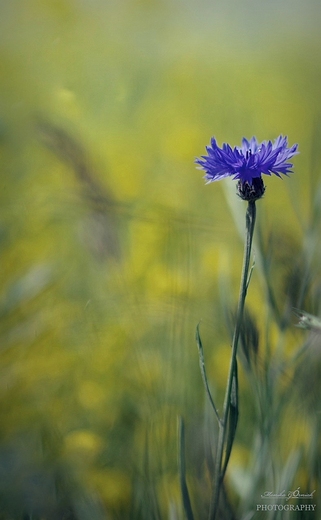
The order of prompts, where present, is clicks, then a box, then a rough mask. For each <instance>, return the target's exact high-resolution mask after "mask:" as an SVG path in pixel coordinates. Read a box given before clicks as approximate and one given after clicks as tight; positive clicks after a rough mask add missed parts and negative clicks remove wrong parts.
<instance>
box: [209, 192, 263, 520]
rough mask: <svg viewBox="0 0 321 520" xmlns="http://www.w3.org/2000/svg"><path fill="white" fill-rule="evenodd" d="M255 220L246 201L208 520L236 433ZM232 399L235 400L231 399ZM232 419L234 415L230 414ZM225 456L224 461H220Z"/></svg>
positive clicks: (252, 204)
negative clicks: (240, 353)
mask: <svg viewBox="0 0 321 520" xmlns="http://www.w3.org/2000/svg"><path fill="white" fill-rule="evenodd" d="M255 218H256V206H255V201H249V203H248V208H247V212H246V240H245V245H244V257H243V268H242V276H241V285H240V294H239V300H238V307H237V314H236V324H235V329H234V335H233V340H232V353H231V360H230V367H229V373H228V379H227V386H226V391H225V398H224V406H223V416H222V420H221V421H220V423H219V435H218V441H217V450H216V461H215V470H214V480H213V491H212V496H211V504H210V512H209V520H216V518H217V512H218V509H219V500H220V491H221V487H222V484H223V479H224V474H225V471H226V468H227V463H228V459H229V456H230V453H231V449H232V443H233V440H234V434H235V430H236V424H237V415H238V403H237V361H236V354H237V347H238V341H239V336H240V331H241V326H242V320H243V312H244V305H245V299H246V294H247V289H248V284H249V269H250V260H251V250H252V241H253V233H254V226H255ZM235 396H236V399H235ZM231 410H234V411H236V422H235V423H234V431H232V433H230V435H231V436H232V437H230V435H229V438H228V439H227V431H228V426H229V424H228V423H229V419H230V420H231V419H232V417H231ZM233 416H234V412H233ZM231 439H232V441H231ZM224 452H225V460H223V459H224Z"/></svg>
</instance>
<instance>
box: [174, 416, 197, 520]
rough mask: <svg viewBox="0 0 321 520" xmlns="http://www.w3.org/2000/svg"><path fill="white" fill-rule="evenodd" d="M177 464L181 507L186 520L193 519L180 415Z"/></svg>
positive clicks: (183, 430)
mask: <svg viewBox="0 0 321 520" xmlns="http://www.w3.org/2000/svg"><path fill="white" fill-rule="evenodd" d="M178 457H179V459H178V466H179V479H180V485H181V493H182V500H183V507H184V511H185V514H186V518H187V520H194V515H193V510H192V506H191V501H190V497H189V492H188V487H187V483H186V465H185V427H184V421H183V418H182V417H179V418H178Z"/></svg>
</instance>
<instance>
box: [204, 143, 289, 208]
mask: <svg viewBox="0 0 321 520" xmlns="http://www.w3.org/2000/svg"><path fill="white" fill-rule="evenodd" d="M297 149H298V145H297V144H295V145H293V146H291V148H288V140H287V137H283V136H282V135H280V136H279V137H278V138H277V139H276V140H275V141H274V143H272V141H263V142H262V143H259V142H258V141H257V139H256V137H252V138H251V139H250V140H249V141H248V140H247V139H245V138H243V139H242V146H235V147H234V149H232V148H231V146H230V145H229V144H227V143H224V144H223V146H222V148H220V147H219V146H218V145H217V142H216V139H215V138H214V137H212V139H211V144H210V145H209V146H207V147H206V151H207V154H208V155H203V156H202V157H201V158H197V159H196V161H195V162H196V163H197V164H198V165H199V168H200V169H203V170H205V172H206V174H205V179H206V180H207V183H210V182H214V181H219V180H221V179H224V178H225V177H232V178H233V179H234V180H238V184H237V189H238V195H240V197H241V198H242V199H244V200H256V199H259V198H260V197H262V195H263V194H264V191H265V187H264V184H263V180H262V174H265V175H271V174H272V173H274V175H277V176H278V177H281V174H283V175H288V174H289V173H292V170H291V168H292V167H293V164H292V163H290V162H288V160H289V159H291V157H293V156H294V155H296V154H298V153H299V152H298V151H297Z"/></svg>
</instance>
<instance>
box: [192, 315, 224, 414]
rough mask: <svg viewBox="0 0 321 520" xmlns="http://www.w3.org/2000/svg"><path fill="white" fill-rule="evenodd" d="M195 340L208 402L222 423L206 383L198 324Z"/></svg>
mask: <svg viewBox="0 0 321 520" xmlns="http://www.w3.org/2000/svg"><path fill="white" fill-rule="evenodd" d="M196 342H197V348H198V355H199V362H200V369H201V374H202V378H203V382H204V386H205V390H206V393H207V395H208V398H209V400H210V403H211V405H212V408H213V410H214V413H215V415H216V418H217V420H218V422H219V424H222V421H221V418H220V416H219V413H218V411H217V408H216V406H215V403H214V400H213V397H212V394H211V391H210V389H209V385H208V380H207V375H206V369H205V359H204V351H203V345H202V341H201V336H200V331H199V324H198V325H197V327H196Z"/></svg>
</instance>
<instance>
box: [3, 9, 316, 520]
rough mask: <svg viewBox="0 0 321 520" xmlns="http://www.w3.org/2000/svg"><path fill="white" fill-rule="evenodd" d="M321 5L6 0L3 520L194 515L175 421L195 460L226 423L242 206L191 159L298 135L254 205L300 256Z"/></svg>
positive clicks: (281, 242) (256, 308) (280, 245)
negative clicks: (180, 421) (211, 401)
mask: <svg viewBox="0 0 321 520" xmlns="http://www.w3.org/2000/svg"><path fill="white" fill-rule="evenodd" d="M320 21H321V7H320V4H319V2H317V1H313V0H309V1H307V0H305V1H303V0H292V1H290V0H288V1H286V0H281V1H278V2H276V1H274V0H273V1H271V2H268V3H267V2H260V1H257V2H254V1H252V0H246V1H243V2H239V3H237V2H235V1H232V0H228V1H223V0H219V1H216V2H210V1H208V0H201V1H199V0H198V1H196V0H186V1H182V0H167V1H165V0H163V1H161V0H136V1H134V0H126V1H125V0H118V1H116V0H106V1H103V0H12V1H10V2H6V1H5V0H1V1H0V26H1V27H0V63H1V85H0V87H1V100H0V103H1V104H0V147H1V148H0V151H1V186H0V201H1V202H0V203H1V222H0V250H1V270H0V279H1V298H0V312H1V325H0V338H1V347H0V371H1V377H0V513H1V512H3V515H4V516H3V518H22V515H23V514H31V512H32V514H33V515H34V516H33V517H32V518H58V519H60V518H69V516H68V515H67V513H68V512H69V513H68V514H70V515H71V514H74V515H75V517H76V518H80V519H86V518H88V519H89V518H90V519H95V518H105V517H106V518H119V519H123V518H124V519H125V518H148V519H149V518H150V519H152V518H171V519H176V518H183V516H182V508H181V502H180V492H179V483H178V476H177V446H176V445H177V416H178V415H180V414H181V415H183V416H184V417H185V420H186V427H187V430H188V431H189V436H190V437H189V443H190V444H189V446H190V452H191V454H192V455H191V461H190V469H191V475H192V474H193V468H194V466H193V464H194V463H193V460H192V459H193V457H194V458H195V459H197V457H198V456H200V455H199V454H200V453H203V451H202V450H203V448H202V446H203V438H204V436H205V437H206V434H204V428H205V427H204V423H205V424H207V423H208V421H209V420H210V419H208V415H209V411H208V407H207V405H206V404H205V396H204V390H203V386H202V381H201V377H200V373H199V367H198V356H197V350H196V345H195V339H194V337H195V327H196V324H197V323H198V322H199V321H200V320H202V330H203V334H204V344H206V354H207V359H208V371H209V375H210V378H211V382H212V384H213V389H215V390H214V393H217V395H218V398H220V396H221V395H222V390H223V388H224V385H225V378H226V372H227V367H228V359H229V349H228V348H227V347H228V345H229V336H228V333H227V331H226V327H225V324H224V316H225V311H224V305H225V304H227V303H228V304H230V305H234V303H235V301H236V298H237V293H238V283H239V282H238V280H239V277H240V270H241V255H242V239H241V236H240V234H239V230H238V228H237V225H235V224H240V223H241V224H240V225H241V226H242V215H243V214H244V212H245V206H244V203H242V202H241V201H239V200H237V198H236V196H235V195H234V183H233V182H232V181H227V182H225V181H224V182H222V183H218V184H211V185H209V186H206V187H205V186H204V182H203V180H202V174H201V172H198V171H197V170H196V169H195V165H194V158H195V157H196V156H199V155H201V154H203V153H204V150H205V146H206V145H207V144H208V142H209V140H210V137H211V136H213V135H215V136H216V138H217V139H218V142H219V143H220V144H221V143H222V142H223V141H224V142H226V141H227V142H230V143H231V144H232V145H237V144H239V143H240V140H241V138H242V137H243V136H246V137H251V136H252V135H256V136H257V137H258V139H259V140H264V139H274V138H276V137H277V136H278V135H279V134H281V133H282V134H285V135H288V136H289V142H290V144H291V145H292V144H293V143H295V142H298V143H299V146H300V155H299V156H298V157H297V158H295V174H294V175H293V176H291V177H290V178H289V179H286V180H282V181H281V180H279V179H277V178H268V179H267V181H266V184H267V192H266V196H265V197H264V199H263V200H262V201H260V202H259V203H258V213H259V215H258V219H259V225H260V227H261V229H262V230H263V234H265V235H266V236H267V235H268V234H269V233H271V232H273V233H274V234H275V235H276V236H277V239H276V240H277V245H276V257H275V258H276V260H275V266H276V270H277V269H278V266H279V271H278V272H279V275H280V276H281V274H282V273H283V272H287V269H288V263H289V261H291V258H292V259H294V258H295V252H296V251H298V250H299V249H300V246H301V243H302V240H303V239H304V233H305V230H306V228H307V226H308V224H309V221H310V218H311V204H312V202H311V201H312V199H313V197H314V196H315V194H316V193H317V182H318V177H319V175H320V169H319V159H320V155H321V153H320V150H321V149H320V138H321V126H320V114H321V95H320V80H321V61H320V57H321V36H320V31H319V27H320ZM231 190H232V193H231ZM233 214H234V216H233ZM240 215H241V216H240ZM235 219H236V222H235ZM318 249H319V244H315V262H316V263H317V261H316V259H317V258H318V256H317V253H318ZM282 254H283V256H282ZM278 261H279V264H278V263H277V262H278ZM282 269H283V271H282ZM280 273H281V274H280ZM318 275H319V274H318ZM252 284H253V286H252V285H251V292H250V296H249V299H250V303H249V305H250V307H251V308H252V310H253V312H254V314H256V317H257V320H258V322H259V324H262V323H261V322H263V321H264V319H265V318H264V316H265V313H264V309H265V303H264V299H263V301H262V283H261V282H260V277H259V275H258V274H256V272H254V275H253V279H252ZM282 295H283V293H282V290H281V289H280V293H279V298H280V299H282ZM222 302H223V303H222ZM309 310H310V311H313V312H315V313H317V311H318V305H317V303H315V307H314V308H311V309H309ZM271 334H272V335H273V331H272V332H271ZM275 334H276V333H275ZM300 334H301V332H299V331H297V332H296V333H293V331H292V332H291V338H290V346H289V348H290V349H291V348H293V345H294V344H295V342H297V341H301V339H302V334H301V335H300ZM242 377H243V379H244V382H243V385H244V388H246V384H247V383H246V381H245V377H244V376H242V375H241V383H242ZM245 391H246V390H245ZM247 391H248V392H249V390H247ZM254 415H255V414H254V412H253V406H252V405H251V404H249V405H248V406H246V405H245V407H244V413H243V419H242V418H241V425H240V434H239V438H238V439H237V444H236V447H235V453H234V459H233V460H234V462H233V461H232V462H233V464H234V467H241V468H242V467H246V464H247V463H248V460H249V457H250V452H251V448H252V446H251V443H252V440H251V432H252V430H253V423H254V422H255V417H254ZM204 417H205V419H204ZM205 431H207V430H206V428H205ZM292 434H293V436H294V437H295V438H296V436H297V437H298V438H300V439H304V440H305V441H306V440H307V439H308V423H307V422H305V421H303V425H302V421H301V422H300V425H296V426H295V424H293V427H292ZM208 435H209V434H208ZM295 442H296V441H295V440H294V443H295ZM195 465H196V466H197V464H196V463H195ZM235 475H236V473H235ZM190 478H191V482H192V481H193V478H194V477H193V476H191V477H190ZM235 478H236V477H235ZM235 489H237V486H236V487H235ZM262 491H263V490H262ZM233 493H234V495H235V497H234V500H235V502H236V503H237V501H238V497H237V491H235V490H234V492H233V491H232V494H233ZM201 494H202V492H200V491H199V492H198V497H199V496H201ZM205 494H206V493H205V491H204V495H205ZM204 500H205V499H204ZM205 502H206V500H205ZM159 504H160V505H159ZM155 511H158V513H156V512H155ZM71 512H72V513H71ZM6 515H9V516H6ZM37 515H38V516H37ZM86 515H87V516H86ZM106 515H108V516H106ZM157 515H158V516H157ZM70 518H72V516H70Z"/></svg>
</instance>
